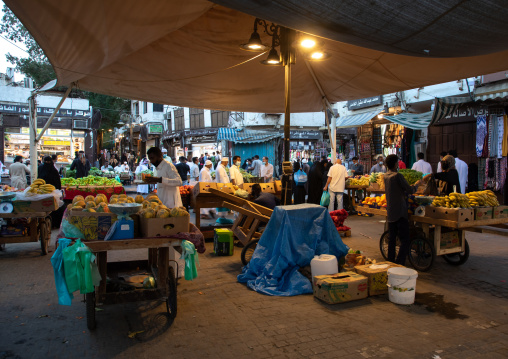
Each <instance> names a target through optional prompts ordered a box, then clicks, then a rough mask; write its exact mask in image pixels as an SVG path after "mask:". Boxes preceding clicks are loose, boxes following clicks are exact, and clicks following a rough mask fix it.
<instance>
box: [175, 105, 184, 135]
mask: <svg viewBox="0 0 508 359" xmlns="http://www.w3.org/2000/svg"><path fill="white" fill-rule="evenodd" d="M183 129H185V115H184V113H183V108H182V107H179V108H177V109H175V131H180V130H183Z"/></svg>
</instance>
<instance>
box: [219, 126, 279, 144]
mask: <svg viewBox="0 0 508 359" xmlns="http://www.w3.org/2000/svg"><path fill="white" fill-rule="evenodd" d="M280 137H282V135H281V134H280V133H278V132H262V131H249V130H238V129H235V128H219V132H217V141H222V140H225V141H231V142H235V143H259V142H266V141H270V140H273V139H275V138H280Z"/></svg>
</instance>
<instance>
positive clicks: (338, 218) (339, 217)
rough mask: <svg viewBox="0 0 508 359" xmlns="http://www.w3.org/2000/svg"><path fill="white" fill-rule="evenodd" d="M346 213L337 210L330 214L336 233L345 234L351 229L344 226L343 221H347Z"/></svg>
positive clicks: (343, 210)
mask: <svg viewBox="0 0 508 359" xmlns="http://www.w3.org/2000/svg"><path fill="white" fill-rule="evenodd" d="M347 216H348V213H347V211H346V210H345V209H339V210H337V211H332V212H330V217H332V221H333V224H334V225H335V228H337V231H339V232H345V231H349V230H350V229H351V228H350V227H348V226H345V225H344V221H345V220H346V219H347Z"/></svg>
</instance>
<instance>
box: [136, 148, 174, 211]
mask: <svg viewBox="0 0 508 359" xmlns="http://www.w3.org/2000/svg"><path fill="white" fill-rule="evenodd" d="M146 154H147V155H148V159H149V160H150V163H152V164H153V165H154V166H155V173H154V177H146V178H145V182H146V183H150V184H157V196H158V197H159V199H160V200H161V202H162V203H163V204H164V205H165V206H166V207H168V208H174V207H181V206H182V197H181V196H180V189H179V187H180V186H181V185H182V178H181V177H180V175H179V174H178V171H177V170H176V168H175V166H174V165H173V164H172V163H169V162H167V161H165V160H164V158H163V157H162V152H161V150H160V148H158V147H152V148H150V149H149V150H148V151H147V152H146Z"/></svg>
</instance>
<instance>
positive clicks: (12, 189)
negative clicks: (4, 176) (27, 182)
mask: <svg viewBox="0 0 508 359" xmlns="http://www.w3.org/2000/svg"><path fill="white" fill-rule="evenodd" d="M0 189H1V190H2V191H4V192H18V191H21V190H19V189H17V188H16V187H11V186H8V185H6V184H3V185H1V186H0Z"/></svg>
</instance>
